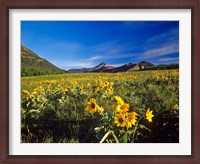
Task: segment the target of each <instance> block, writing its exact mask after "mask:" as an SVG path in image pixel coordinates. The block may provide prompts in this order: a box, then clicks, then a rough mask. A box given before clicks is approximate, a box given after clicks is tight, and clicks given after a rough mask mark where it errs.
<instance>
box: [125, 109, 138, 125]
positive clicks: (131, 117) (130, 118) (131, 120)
mask: <svg viewBox="0 0 200 164" xmlns="http://www.w3.org/2000/svg"><path fill="white" fill-rule="evenodd" d="M137 116H138V114H137V113H136V112H131V113H127V125H128V127H129V128H131V127H132V125H135V123H136V122H137Z"/></svg>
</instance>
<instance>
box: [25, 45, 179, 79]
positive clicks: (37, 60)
mask: <svg viewBox="0 0 200 164" xmlns="http://www.w3.org/2000/svg"><path fill="white" fill-rule="evenodd" d="M178 68H179V64H168V65H166V64H160V65H157V66H155V65H154V64H152V63H150V62H147V61H142V62H139V63H127V64H124V65H122V66H119V67H114V66H110V65H108V64H106V63H105V62H102V63H100V64H99V65H97V66H95V67H92V68H81V69H70V70H68V71H66V70H63V69H60V68H58V67H56V66H55V65H53V64H52V63H50V62H49V61H47V60H46V59H43V58H41V57H40V56H39V55H37V54H36V53H34V52H32V51H31V50H30V49H28V48H27V47H25V46H24V45H21V76H37V75H48V74H62V73H66V72H77V73H80V72H111V73H115V72H130V71H138V70H151V69H153V70H155V69H178Z"/></svg>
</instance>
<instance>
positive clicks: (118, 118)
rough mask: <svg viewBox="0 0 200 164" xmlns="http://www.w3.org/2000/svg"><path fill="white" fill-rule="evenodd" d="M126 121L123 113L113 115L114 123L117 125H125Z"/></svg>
mask: <svg viewBox="0 0 200 164" xmlns="http://www.w3.org/2000/svg"><path fill="white" fill-rule="evenodd" d="M126 122H127V120H126V118H125V115H124V114H122V113H119V114H117V115H116V116H115V124H117V126H118V127H125V126H126Z"/></svg>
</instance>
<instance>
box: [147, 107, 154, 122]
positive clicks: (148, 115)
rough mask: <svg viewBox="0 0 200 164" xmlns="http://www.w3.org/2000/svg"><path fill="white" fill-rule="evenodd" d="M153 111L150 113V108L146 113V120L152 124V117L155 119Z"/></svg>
mask: <svg viewBox="0 0 200 164" xmlns="http://www.w3.org/2000/svg"><path fill="white" fill-rule="evenodd" d="M152 112H153V111H150V108H148V110H147V111H146V119H147V120H148V121H149V122H152V117H154V115H153V114H152Z"/></svg>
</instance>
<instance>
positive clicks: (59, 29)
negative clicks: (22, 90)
mask: <svg viewBox="0 0 200 164" xmlns="http://www.w3.org/2000/svg"><path fill="white" fill-rule="evenodd" d="M21 43H22V44H23V45H25V46H26V47H27V48H29V49H31V50H32V51H33V52H35V53H36V54H38V55H39V56H40V57H42V58H44V59H46V60H48V61H50V62H51V63H53V64H54V65H56V66H57V67H59V68H62V69H65V70H68V69H71V68H83V67H93V66H96V65H98V64H99V63H101V62H105V63H107V64H108V65H113V66H120V65H123V64H126V63H130V62H132V63H137V62H140V61H149V62H151V63H153V64H155V65H157V64H169V63H179V22H178V21H22V22H21Z"/></svg>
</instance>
